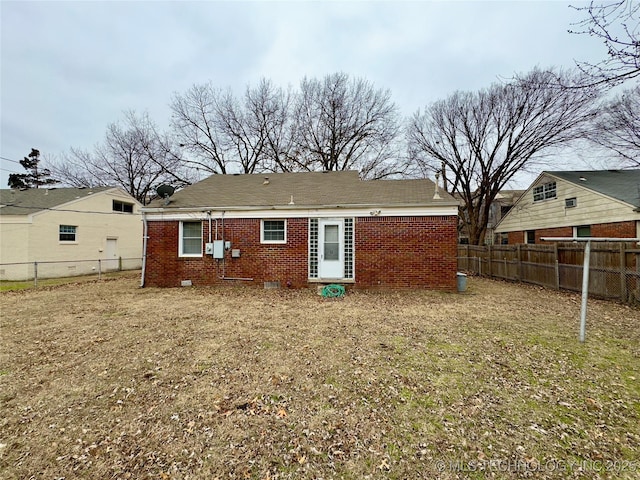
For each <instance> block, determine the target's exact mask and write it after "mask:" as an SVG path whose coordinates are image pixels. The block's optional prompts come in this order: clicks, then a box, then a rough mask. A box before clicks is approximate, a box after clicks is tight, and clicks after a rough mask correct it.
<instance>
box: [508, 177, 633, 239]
mask: <svg viewBox="0 0 640 480" xmlns="http://www.w3.org/2000/svg"><path fill="white" fill-rule="evenodd" d="M496 232H497V233H501V234H507V235H508V236H509V243H538V242H539V241H540V237H543V236H573V237H579V236H591V237H616V238H633V237H635V236H638V234H640V170H597V171H576V172H543V173H542V174H540V176H538V178H537V179H536V180H535V181H534V182H533V183H532V184H531V186H530V187H529V188H528V189H527V190H526V191H525V193H524V194H523V195H522V197H521V198H520V199H519V200H518V202H516V204H515V205H514V206H513V208H512V209H511V210H510V211H509V213H508V214H507V215H506V216H505V217H504V218H503V219H502V220H501V221H500V223H499V224H498V225H497V227H496Z"/></svg>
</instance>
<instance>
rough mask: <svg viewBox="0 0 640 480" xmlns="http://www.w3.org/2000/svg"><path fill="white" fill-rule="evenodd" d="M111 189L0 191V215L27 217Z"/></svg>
mask: <svg viewBox="0 0 640 480" xmlns="http://www.w3.org/2000/svg"><path fill="white" fill-rule="evenodd" d="M111 189H113V187H96V188H29V189H26V190H18V189H0V215H29V214H32V213H36V212H40V211H42V210H48V209H51V208H55V207H58V206H60V205H63V204H65V203H68V202H71V201H73V200H77V199H79V198H83V197H88V196H89V195H93V194H94V193H98V192H103V191H105V190H111Z"/></svg>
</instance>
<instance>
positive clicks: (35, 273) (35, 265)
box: [33, 262, 38, 287]
mask: <svg viewBox="0 0 640 480" xmlns="http://www.w3.org/2000/svg"><path fill="white" fill-rule="evenodd" d="M33 286H34V287H37V286H38V262H33Z"/></svg>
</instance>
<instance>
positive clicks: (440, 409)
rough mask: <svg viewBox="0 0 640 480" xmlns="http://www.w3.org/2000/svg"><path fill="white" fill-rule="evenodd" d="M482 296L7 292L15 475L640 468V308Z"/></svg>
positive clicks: (481, 289) (341, 474) (2, 453)
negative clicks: (584, 319) (583, 312)
mask: <svg viewBox="0 0 640 480" xmlns="http://www.w3.org/2000/svg"><path fill="white" fill-rule="evenodd" d="M579 309H580V298H579V296H577V295H573V294H562V293H557V292H553V291H549V290H543V289H539V288H535V287H526V286H519V285H513V284H507V283H501V282H495V281H491V280H485V279H478V278H470V279H469V287H468V291H467V292H466V293H465V294H451V293H439V292H430V291H412V292H408V291H404V292H397V291H396V292H362V291H357V292H349V293H348V294H347V296H346V297H345V298H342V299H333V300H328V299H323V298H321V297H319V296H318V295H316V294H315V291H311V290H297V291H292V290H286V289H283V290H262V289H257V288H242V287H234V286H229V287H226V288H181V289H150V288H148V289H140V288H138V278H137V277H133V276H132V277H129V278H120V279H116V280H108V281H101V282H94V283H83V284H76V285H64V286H58V287H50V288H49V287H46V288H42V289H37V290H28V291H19V292H4V293H2V294H0V315H1V316H0V318H1V320H0V335H1V337H0V409H1V411H2V418H1V419H0V477H2V478H10V479H13V478H16V479H18V478H20V479H23V478H47V479H52V478H66V479H70V478H122V479H126V478H131V479H139V478H154V479H194V478H208V479H215V478H220V479H223V478H224V479H236V478H237V479H244V478H249V479H253V478H255V479H276V478H309V479H311V478H314V479H318V478H326V479H328V478H347V479H350V478H353V479H360V478H398V479H401V478H444V479H448V478H637V477H638V475H640V473H639V472H640V311H638V310H637V309H633V308H631V307H628V306H624V305H618V304H614V303H608V302H602V301H590V303H589V317H588V330H587V342H586V343H585V344H580V343H579V342H578V340H577V338H578V321H579Z"/></svg>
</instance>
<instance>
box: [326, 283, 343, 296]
mask: <svg viewBox="0 0 640 480" xmlns="http://www.w3.org/2000/svg"><path fill="white" fill-rule="evenodd" d="M344 294H345V289H344V287H343V286H342V285H325V286H324V288H323V289H322V296H323V297H325V298H335V297H343V296H344Z"/></svg>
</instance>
